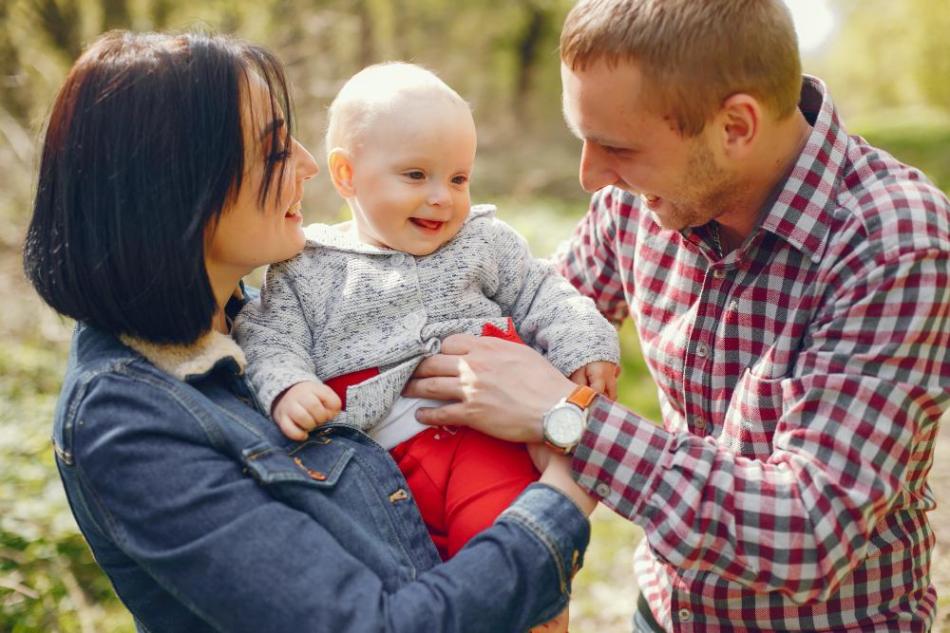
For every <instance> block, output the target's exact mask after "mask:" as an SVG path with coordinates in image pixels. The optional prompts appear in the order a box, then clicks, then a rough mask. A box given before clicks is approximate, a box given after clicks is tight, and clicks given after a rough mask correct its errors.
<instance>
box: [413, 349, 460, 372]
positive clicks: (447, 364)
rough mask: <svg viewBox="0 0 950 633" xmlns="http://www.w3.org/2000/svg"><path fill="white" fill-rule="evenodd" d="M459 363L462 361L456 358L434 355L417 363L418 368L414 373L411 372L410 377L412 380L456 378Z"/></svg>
mask: <svg viewBox="0 0 950 633" xmlns="http://www.w3.org/2000/svg"><path fill="white" fill-rule="evenodd" d="M443 349H444V348H443ZM461 363H462V361H461V359H460V358H459V357H458V356H451V355H450V356H446V355H444V354H436V355H435V356H430V357H429V358H426V359H425V360H423V361H422V362H421V363H419V366H418V367H416V371H415V372H413V374H412V376H413V377H414V378H432V377H433V376H458V375H459V372H460V369H459V366H460V365H461Z"/></svg>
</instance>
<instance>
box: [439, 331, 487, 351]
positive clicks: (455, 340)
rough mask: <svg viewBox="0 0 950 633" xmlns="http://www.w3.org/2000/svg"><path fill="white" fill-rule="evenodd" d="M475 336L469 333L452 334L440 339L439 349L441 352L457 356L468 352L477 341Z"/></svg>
mask: <svg viewBox="0 0 950 633" xmlns="http://www.w3.org/2000/svg"><path fill="white" fill-rule="evenodd" d="M478 340H479V338H478V337H477V336H472V335H471V334H453V335H452V336H447V337H446V338H444V339H443V340H442V346H441V350H442V353H443V354H451V355H454V356H458V355H461V354H468V353H469V352H470V351H472V348H473V347H474V346H475V344H476V343H477V342H478Z"/></svg>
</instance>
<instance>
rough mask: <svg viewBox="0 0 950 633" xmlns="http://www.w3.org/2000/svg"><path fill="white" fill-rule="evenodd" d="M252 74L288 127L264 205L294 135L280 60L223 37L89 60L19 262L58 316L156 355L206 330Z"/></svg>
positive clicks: (77, 71)
mask: <svg viewBox="0 0 950 633" xmlns="http://www.w3.org/2000/svg"><path fill="white" fill-rule="evenodd" d="M252 75H253V76H256V77H257V78H259V79H260V80H261V81H262V82H263V84H264V85H266V88H267V90H268V92H269V94H270V108H271V115H272V116H271V117H270V118H269V119H268V120H271V119H275V118H282V119H284V125H283V127H280V128H278V127H277V126H274V127H273V128H272V131H271V132H270V136H269V137H268V138H266V139H265V142H264V143H263V146H264V150H263V151H264V153H265V155H264V157H263V160H265V161H266V163H265V169H264V178H263V180H262V182H261V183H259V190H258V191H259V201H260V204H261V205H262V206H263V203H264V201H265V200H266V199H267V196H268V194H269V192H270V189H271V183H272V181H274V180H277V182H280V180H278V179H277V178H274V174H275V170H278V169H279V170H280V171H281V174H282V173H283V169H284V168H285V161H284V160H283V158H285V157H286V150H289V147H290V145H289V144H290V134H291V125H290V123H291V119H290V117H291V107H290V96H289V93H288V90H287V81H286V78H285V76H284V72H283V69H282V67H281V64H280V62H279V61H278V60H277V59H276V58H275V57H274V56H273V55H272V54H271V53H269V52H268V51H266V50H265V49H263V48H260V47H258V46H254V45H252V44H248V43H246V42H242V41H240V40H236V39H232V38H229V37H224V36H213V35H203V34H184V35H165V34H157V33H141V34H138V33H130V32H125V31H114V32H111V33H107V34H105V35H104V36H102V37H101V38H99V39H98V40H97V41H96V42H95V43H93V44H92V46H90V47H89V49H88V50H86V51H85V52H84V53H83V54H82V56H81V57H80V58H79V59H78V60H77V61H76V63H75V64H74V65H73V67H72V69H71V70H70V72H69V75H68V76H67V78H66V81H65V83H64V85H63V87H62V89H61V90H60V92H59V95H58V96H57V98H56V101H55V103H54V105H53V109H52V113H51V115H50V120H49V125H48V127H47V131H46V138H45V141H44V145H43V153H42V158H41V162H40V168H39V181H38V184H37V192H36V199H35V202H34V206H33V218H32V220H31V221H30V226H29V228H28V230H27V235H26V243H25V245H24V250H23V263H24V270H25V272H26V276H27V277H28V278H29V280H30V281H31V282H32V284H33V286H34V287H35V288H36V291H37V292H38V293H39V294H40V296H41V297H42V298H43V299H44V300H45V301H46V302H47V303H48V304H49V305H50V306H52V307H53V308H54V309H55V310H57V311H58V312H60V313H61V314H64V315H67V316H69V317H72V318H74V319H77V320H79V321H83V322H85V323H88V324H90V325H93V326H95V327H98V328H101V329H104V330H107V331H109V332H112V333H114V334H128V335H132V336H136V337H139V338H144V339H147V340H150V341H154V342H157V343H190V342H193V341H194V340H195V339H196V338H198V337H199V336H200V335H201V334H203V333H204V332H206V331H208V330H209V328H210V326H211V320H212V316H213V315H214V312H215V310H216V302H215V298H214V294H213V292H212V288H211V284H210V281H209V279H208V274H207V270H206V268H205V261H204V250H205V249H204V242H205V234H206V231H207V230H208V229H209V227H210V228H211V230H213V228H214V226H215V225H216V222H217V220H218V219H219V218H220V217H221V214H222V212H225V211H226V206H227V204H228V202H229V201H231V200H233V197H234V196H235V195H236V193H237V191H238V189H239V187H240V186H241V180H242V175H243V174H244V169H245V165H244V162H245V161H244V156H245V143H244V131H243V129H242V117H241V111H242V101H246V100H247V94H248V92H247V89H248V86H249V81H250V78H251V76H252ZM277 187H278V188H279V185H277ZM275 193H277V194H278V195H279V191H277V192H275Z"/></svg>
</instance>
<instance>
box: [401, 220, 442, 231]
mask: <svg viewBox="0 0 950 633" xmlns="http://www.w3.org/2000/svg"><path fill="white" fill-rule="evenodd" d="M409 220H410V222H412V223H413V224H415V225H416V226H418V227H420V228H422V229H425V230H426V231H438V230H439V229H441V228H442V226H443V225H444V224H445V222H442V221H440V220H423V219H422V218H409Z"/></svg>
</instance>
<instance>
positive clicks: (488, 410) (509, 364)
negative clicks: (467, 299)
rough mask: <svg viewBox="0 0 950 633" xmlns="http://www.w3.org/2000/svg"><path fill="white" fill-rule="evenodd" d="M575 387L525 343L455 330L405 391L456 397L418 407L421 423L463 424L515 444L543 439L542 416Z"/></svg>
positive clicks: (430, 396) (407, 394) (421, 364)
mask: <svg viewBox="0 0 950 633" xmlns="http://www.w3.org/2000/svg"><path fill="white" fill-rule="evenodd" d="M573 390H574V384H573V383H572V382H571V381H570V380H568V379H567V378H565V377H564V376H563V375H562V374H561V372H559V371H558V370H557V369H555V368H554V367H552V366H551V364H550V363H548V361H546V360H545V359H544V357H543V356H541V355H540V354H538V353H537V352H536V351H534V350H533V349H531V348H530V347H528V346H527V345H522V344H519V343H512V342H510V341H504V340H501V339H498V338H492V337H477V336H471V335H468V334H454V335H452V336H450V337H448V338H446V339H445V340H444V341H443V342H442V353H440V354H437V355H435V356H431V357H429V358H427V359H425V360H424V361H422V363H420V365H419V367H418V368H417V369H416V373H415V374H414V377H413V379H412V380H410V381H409V384H408V385H406V389H405V391H404V392H403V394H404V395H406V396H410V397H416V398H432V399H435V400H454V401H455V402H452V403H451V404H447V405H445V406H442V407H438V408H434V409H420V410H419V411H418V413H417V414H416V417H417V418H418V419H419V421H420V422H422V423H423V424H432V425H436V426H443V425H452V424H461V425H465V426H470V427H472V428H474V429H477V430H479V431H481V432H482V433H485V434H487V435H492V436H494V437H497V438H499V439H503V440H508V441H511V442H540V441H541V439H542V433H541V418H542V417H543V416H544V414H545V413H546V412H547V410H548V409H550V408H551V407H553V406H554V405H555V404H557V402H558V400H560V399H561V398H565V397H567V396H568V395H570V393H571V391H573Z"/></svg>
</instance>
